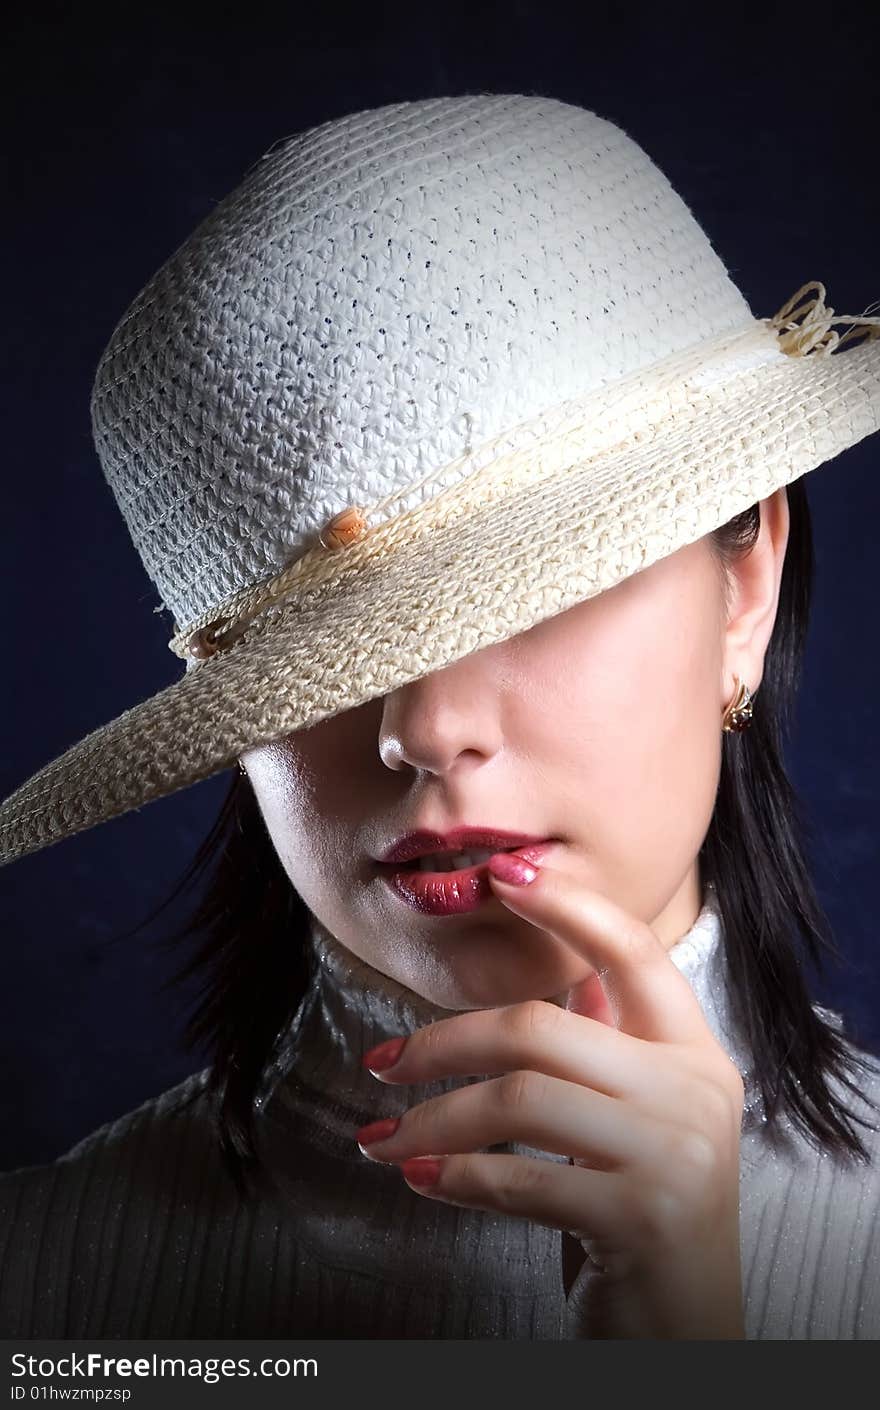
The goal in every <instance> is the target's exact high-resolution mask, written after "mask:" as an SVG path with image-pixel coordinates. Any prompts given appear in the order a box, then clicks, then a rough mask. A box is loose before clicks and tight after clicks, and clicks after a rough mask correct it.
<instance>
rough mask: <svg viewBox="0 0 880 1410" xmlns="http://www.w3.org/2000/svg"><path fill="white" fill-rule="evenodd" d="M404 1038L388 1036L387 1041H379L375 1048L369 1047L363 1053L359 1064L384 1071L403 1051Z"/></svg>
mask: <svg viewBox="0 0 880 1410" xmlns="http://www.w3.org/2000/svg"><path fill="white" fill-rule="evenodd" d="M405 1043H406V1038H405V1037H403V1038H389V1039H388V1042H387V1043H379V1044H378V1045H377V1046H376V1047H375V1048H370V1051H369V1052H368V1053H364V1055H363V1057H362V1058H361V1064H362V1066H364V1067H368V1068H370V1070H371V1071H373V1072H384V1071H385V1069H386V1067H393V1066H394V1064H395V1063H396V1062H397V1060H398V1058H399V1057H400V1054H401V1053H402V1052H403V1047H404V1044H405Z"/></svg>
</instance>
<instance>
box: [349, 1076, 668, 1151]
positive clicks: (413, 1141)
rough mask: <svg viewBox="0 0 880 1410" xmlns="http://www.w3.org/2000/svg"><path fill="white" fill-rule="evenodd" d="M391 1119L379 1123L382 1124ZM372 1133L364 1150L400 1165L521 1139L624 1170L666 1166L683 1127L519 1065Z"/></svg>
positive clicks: (413, 1109)
mask: <svg viewBox="0 0 880 1410" xmlns="http://www.w3.org/2000/svg"><path fill="white" fill-rule="evenodd" d="M388 1124H390V1123H388ZM388 1124H386V1123H385V1122H383V1123H380V1125H381V1129H383V1130H387V1125H388ZM368 1134H369V1127H361V1129H360V1130H359V1131H358V1132H357V1133H356V1139H357V1142H358V1145H359V1146H360V1148H361V1150H362V1151H363V1153H364V1154H365V1155H368V1156H369V1157H370V1158H371V1159H373V1160H381V1161H388V1162H391V1163H395V1164H396V1163H397V1162H399V1161H402V1160H407V1159H409V1157H410V1156H419V1155H430V1154H432V1153H434V1152H438V1151H442V1152H443V1153H444V1154H447V1153H450V1152H459V1151H474V1150H480V1149H481V1148H483V1147H485V1146H494V1145H497V1144H498V1143H499V1142H502V1141H518V1142H519V1143H520V1144H522V1145H526V1146H532V1147H534V1148H535V1149H537V1150H544V1151H553V1152H554V1153H555V1154H557V1155H567V1156H574V1157H575V1158H577V1159H581V1160H584V1161H587V1162H588V1163H589V1164H590V1165H591V1166H593V1167H594V1168H596V1169H601V1170H618V1169H621V1168H624V1167H629V1166H639V1167H643V1168H646V1169H659V1168H662V1166H663V1164H664V1163H665V1162H668V1161H669V1160H671V1159H672V1158H673V1153H674V1151H675V1149H676V1148H677V1142H678V1141H679V1139H680V1137H681V1129H680V1128H679V1127H678V1126H675V1125H672V1124H671V1123H670V1122H669V1120H668V1119H663V1120H660V1119H658V1118H656V1117H655V1116H653V1115H652V1114H649V1113H647V1112H644V1111H640V1110H638V1109H637V1108H635V1107H634V1106H632V1105H631V1104H628V1103H626V1102H621V1101H617V1100H616V1099H615V1098H614V1097H608V1096H606V1095H605V1094H604V1092H594V1091H591V1090H590V1089H589V1088H587V1087H581V1086H579V1085H578V1084H577V1083H575V1082H566V1081H563V1080H562V1079H560V1078H558V1077H547V1076H546V1075H545V1074H544V1073H541V1072H532V1071H527V1070H516V1071H513V1072H508V1073H505V1075H504V1076H503V1077H496V1078H493V1079H491V1080H489V1081H486V1082H477V1083H474V1084H472V1085H470V1086H467V1087H460V1088H458V1089H457V1090H455V1091H452V1092H444V1093H443V1094H442V1095H441V1096H439V1097H431V1098H429V1099H428V1100H427V1101H424V1102H420V1103H419V1105H418V1106H414V1107H411V1108H410V1110H409V1111H406V1112H404V1114H403V1116H402V1117H400V1119H399V1120H398V1122H397V1126H396V1129H395V1130H394V1131H393V1133H392V1134H390V1135H388V1136H386V1137H385V1139H383V1140H379V1141H372V1140H364V1137H365V1136H367V1135H368Z"/></svg>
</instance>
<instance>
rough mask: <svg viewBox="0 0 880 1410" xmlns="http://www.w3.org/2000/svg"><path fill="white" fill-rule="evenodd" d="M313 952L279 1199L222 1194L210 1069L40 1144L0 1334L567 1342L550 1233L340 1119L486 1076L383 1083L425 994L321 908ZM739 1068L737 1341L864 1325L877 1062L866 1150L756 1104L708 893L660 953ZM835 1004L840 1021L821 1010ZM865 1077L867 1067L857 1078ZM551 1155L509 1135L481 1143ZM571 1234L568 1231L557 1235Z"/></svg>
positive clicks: (272, 1116)
mask: <svg viewBox="0 0 880 1410" xmlns="http://www.w3.org/2000/svg"><path fill="white" fill-rule="evenodd" d="M307 944H308V945H309V946H310V947H311V949H312V952H313V958H314V960H315V967H314V973H313V976H312V979H311V980H310V983H309V986H308V989H307V991H306V993H305V995H304V998H303V1000H302V1002H301V1004H300V1005H299V1006H298V1009H297V1012H296V1015H295V1019H294V1021H293V1023H292V1024H291V1026H290V1028H289V1029H288V1030H287V1032H286V1033H285V1034H284V1035H282V1041H281V1043H280V1044H279V1046H278V1049H277V1052H276V1056H275V1059H274V1061H273V1062H272V1064H271V1065H270V1066H269V1068H268V1069H267V1071H266V1073H265V1074H264V1078H263V1083H262V1086H261V1090H260V1093H259V1096H258V1111H259V1123H258V1124H259V1128H260V1132H261V1137H260V1139H261V1148H262V1150H263V1152H264V1155H265V1158H266V1159H267V1160H268V1161H269V1162H270V1165H271V1168H272V1170H273V1173H274V1176H275V1180H276V1184H277V1194H275V1195H273V1194H267V1195H263V1196H261V1197H260V1199H259V1201H258V1202H257V1203H256V1204H255V1205H251V1204H248V1203H247V1202H245V1201H243V1200H240V1199H239V1197H238V1196H237V1195H236V1193H235V1189H234V1186H233V1185H232V1182H231V1180H230V1179H229V1176H228V1175H227V1173H226V1171H225V1169H224V1167H223V1166H222V1162H221V1160H220V1156H219V1152H218V1148H217V1140H216V1133H215V1129H214V1127H213V1125H212V1121H211V1114H210V1104H209V1099H208V1093H207V1091H206V1079H207V1075H208V1074H207V1070H205V1071H203V1072H198V1073H195V1074H193V1075H192V1076H190V1077H188V1078H187V1079H186V1080H185V1081H183V1082H181V1083H180V1084H178V1085H177V1086H175V1087H173V1088H171V1089H170V1090H168V1091H165V1092H163V1093H161V1094H160V1095H159V1096H156V1097H154V1098H152V1099H150V1100H149V1101H146V1102H144V1103H143V1104H142V1105H141V1106H139V1107H137V1108H136V1109H135V1110H133V1111H130V1112H128V1113H126V1114H125V1115H123V1116H121V1117H119V1118H118V1119H116V1120H114V1121H110V1122H108V1123H106V1124H105V1125H103V1126H101V1127H100V1128H99V1129H98V1130H96V1131H93V1132H92V1133H91V1134H89V1135H87V1136H86V1137H85V1138H84V1139H83V1140H81V1141H79V1142H78V1144H76V1145H75V1146H74V1147H73V1148H72V1149H71V1150H69V1151H67V1152H66V1153H65V1154H64V1155H62V1156H60V1157H59V1158H58V1159H57V1160H55V1161H52V1162H51V1163H47V1164H44V1165H35V1166H28V1167H24V1168H22V1169H18V1170H13V1171H9V1172H6V1173H5V1174H2V1175H0V1336H2V1337H6V1338H14V1337H67V1338H90V1337H132V1338H140V1337H176V1338H188V1337H303V1338H309V1337H318V1338H328V1337H336V1338H342V1337H352V1338H355V1337H356V1338H365V1337H368V1338H417V1337H432V1338H433V1337H436V1338H458V1339H461V1338H504V1339H542V1340H560V1339H575V1338H579V1337H584V1336H586V1335H587V1333H586V1332H585V1330H584V1323H583V1313H582V1307H583V1299H584V1295H585V1292H586V1289H587V1287H588V1280H589V1279H590V1278H592V1277H596V1276H600V1274H599V1272H598V1269H597V1268H596V1265H595V1264H594V1263H593V1262H592V1261H591V1260H590V1259H586V1260H584V1261H583V1263H582V1266H581V1268H580V1271H579V1272H578V1273H577V1276H576V1278H575V1280H574V1283H573V1285H572V1286H571V1287H570V1288H569V1290H568V1292H566V1286H565V1281H566V1280H564V1279H563V1258H562V1251H563V1235H562V1233H561V1231H559V1230H556V1229H552V1228H548V1227H545V1226H543V1225H541V1224H538V1223H536V1222H533V1221H531V1220H529V1219H527V1218H524V1217H519V1216H512V1215H502V1214H496V1213H493V1212H489V1211H485V1210H478V1209H465V1208H460V1207H458V1206H456V1205H454V1204H447V1203H444V1202H442V1201H440V1200H435V1199H430V1198H427V1197H425V1196H423V1195H420V1194H418V1193H417V1192H416V1191H415V1190H412V1189H411V1188H410V1187H409V1186H408V1185H407V1184H406V1182H405V1181H404V1180H403V1177H402V1176H401V1174H400V1172H399V1170H398V1169H397V1168H396V1167H395V1166H393V1165H390V1164H382V1163H380V1162H377V1161H370V1160H368V1159H367V1158H366V1157H365V1156H364V1155H363V1154H362V1153H361V1151H360V1150H359V1148H358V1146H357V1143H356V1141H355V1136H354V1133H355V1131H356V1130H357V1129H358V1128H359V1127H360V1126H362V1125H364V1124H366V1123H367V1122H368V1121H372V1120H376V1119H378V1118H380V1117H382V1116H399V1115H402V1114H403V1112H404V1111H405V1110H407V1109H408V1108H409V1107H412V1106H415V1105H416V1104H417V1103H418V1102H420V1101H423V1100H425V1099H427V1098H429V1097H432V1096H436V1095H439V1094H440V1093H441V1092H446V1091H450V1090H452V1089H453V1088H455V1087H458V1086H462V1085H465V1084H466V1083H468V1082H472V1081H481V1080H484V1078H482V1077H473V1076H469V1077H453V1078H446V1079H442V1080H437V1081H434V1082H430V1083H422V1084H411V1085H409V1084H405V1085H401V1086H390V1085H386V1084H384V1083H381V1082H379V1081H377V1079H376V1078H374V1077H373V1076H372V1075H371V1074H370V1073H369V1072H367V1071H366V1070H364V1069H363V1068H362V1067H361V1062H360V1060H361V1056H362V1054H363V1053H364V1052H365V1051H366V1050H367V1049H368V1048H370V1047H372V1046H373V1045H374V1044H376V1043H379V1042H381V1041H383V1039H385V1038H389V1037H393V1036H395V1035H397V1034H403V1033H411V1032H413V1031H414V1030H415V1029H417V1028H420V1027H423V1026H424V1025H425V1024H427V1023H431V1022H433V1021H434V1020H435V1019H438V1018H443V1017H448V1016H449V1015H450V1010H448V1009H444V1008H440V1007H439V1006H438V1005H435V1004H433V1003H431V1002H429V1001H427V1000H426V999H424V998H422V997H421V996H420V995H418V994H416V993H415V992H414V991H412V990H411V989H409V988H406V987H405V986H404V985H402V984H399V983H398V982H397V981H395V980H393V979H391V978H390V977H389V976H386V975H383V974H381V973H380V972H379V971H378V970H376V969H374V968H373V967H372V966H370V965H369V964H366V963H365V962H363V961H362V960H360V959H358V958H357V957H356V956H354V955H353V954H352V953H351V951H349V950H348V949H347V948H346V947H344V946H343V945H341V944H340V943H339V942H338V941H337V940H336V939H335V937H334V936H332V935H331V934H330V933H329V931H327V930H326V929H325V928H324V927H323V926H322V925H321V924H320V923H318V922H317V920H314V919H313V921H312V925H311V931H310V934H309V935H308V937H307ZM669 953H670V957H671V959H672V961H673V962H674V963H675V964H676V965H677V967H678V968H679V970H680V971H681V972H682V973H683V974H684V975H685V977H686V978H687V980H688V981H689V983H690V985H691V987H692V989H693V990H694V993H695V995H696V997H697V999H698V1002H699V1003H700V1006H701V1008H702V1011H703V1013H704V1015H705V1018H706V1020H707V1023H708V1025H709V1026H710V1028H711V1029H712V1031H713V1033H714V1034H715V1036H716V1038H717V1039H718V1040H719V1042H720V1043H721V1044H722V1045H723V1046H724V1048H725V1050H726V1051H727V1052H728V1054H729V1055H730V1057H731V1058H732V1059H733V1061H734V1062H735V1063H736V1065H737V1067H738V1068H739V1070H740V1072H741V1073H742V1075H743V1079H744V1082H745V1087H746V1108H745V1113H744V1117H743V1127H742V1140H741V1164H740V1189H741V1200H740V1231H741V1253H742V1269H743V1294H744V1311H745V1322H746V1336H747V1338H748V1339H768V1338H772V1339H777V1340H779V1339H781V1340H795V1339H797V1340H804V1339H810V1340H815V1339H826V1340H827V1339H831V1340H851V1339H874V1340H876V1339H878V1338H880V1217H878V1216H880V1132H878V1131H877V1129H876V1128H877V1127H878V1124H880V1117H878V1107H877V1106H876V1105H871V1103H872V1102H873V1103H878V1104H880V1059H877V1058H873V1057H870V1058H869V1061H870V1062H871V1064H872V1071H871V1076H870V1078H869V1079H868V1080H867V1082H866V1083H864V1090H865V1093H866V1097H867V1098H868V1100H866V1101H862V1100H860V1099H857V1098H855V1097H853V1096H852V1095H849V1094H847V1097H846V1100H847V1103H848V1105H849V1107H850V1110H852V1111H854V1112H857V1113H859V1114H861V1115H864V1116H866V1117H867V1119H868V1120H869V1121H871V1123H872V1126H873V1127H874V1128H875V1129H874V1130H873V1131H870V1130H868V1131H866V1130H865V1129H864V1128H862V1127H857V1128H856V1129H857V1130H858V1131H859V1133H860V1135H861V1136H862V1139H863V1140H864V1141H865V1142H866V1144H867V1145H868V1147H869V1149H870V1151H871V1162H870V1164H869V1165H867V1166H865V1165H863V1164H861V1165H850V1164H847V1163H846V1162H844V1161H842V1160H841V1159H839V1158H836V1157H832V1156H831V1155H830V1154H827V1153H826V1154H821V1153H818V1152H817V1151H816V1150H815V1148H814V1147H813V1146H812V1145H811V1144H810V1143H809V1142H808V1141H807V1140H806V1139H805V1138H804V1137H802V1136H800V1135H799V1134H797V1132H796V1131H795V1130H794V1128H793V1127H792V1126H791V1123H790V1122H788V1121H783V1123H782V1126H781V1128H780V1130H779V1136H778V1137H777V1138H771V1135H770V1129H769V1127H768V1125H767V1123H766V1121H765V1120H764V1119H763V1117H762V1110H761V1103H760V1100H759V1098H758V1094H757V1088H756V1085H755V1083H754V1080H753V1075H752V1068H751V1061H750V1056H749V1053H748V1050H747V1047H746V1045H745V1043H744V1041H743V1037H742V1034H741V1032H740V1031H739V1029H738V1027H737V1024H736V1023H735V1021H734V1018H733V1005H732V1002H731V999H732V994H731V989H730V986H729V981H728V971H727V962H726V952H725V947H724V943H723V931H722V923H721V918H720V914H719V912H718V908H717V901H716V899H715V896H714V893H713V892H712V890H711V888H709V889H707V891H706V892H705V893H704V904H703V908H702V910H701V912H700V914H699V916H698V918H697V920H696V922H695V924H694V925H693V927H692V928H691V929H690V930H689V931H688V933H687V934H686V935H685V936H683V937H682V938H681V939H680V940H679V941H678V942H677V943H676V944H675V945H674V946H673V947H672V948H671V949H670V951H669ZM823 1012H825V1013H826V1016H830V1017H831V1018H832V1020H833V1021H834V1023H835V1026H837V1027H838V1028H840V1027H841V1024H840V1020H839V1018H838V1017H837V1015H828V1012H827V1011H823ZM863 1081H864V1079H863ZM480 1149H481V1150H485V1151H506V1152H510V1153H514V1154H518V1155H524V1156H527V1157H530V1158H533V1159H545V1160H546V1159H549V1160H555V1161H563V1162H564V1161H565V1160H566V1157H565V1156H564V1155H559V1154H556V1153H548V1152H543V1151H539V1150H536V1149H534V1148H532V1147H529V1146H526V1145H523V1144H520V1143H518V1142H505V1143H501V1144H497V1145H493V1146H484V1147H481V1148H480ZM565 1237H566V1238H568V1236H565Z"/></svg>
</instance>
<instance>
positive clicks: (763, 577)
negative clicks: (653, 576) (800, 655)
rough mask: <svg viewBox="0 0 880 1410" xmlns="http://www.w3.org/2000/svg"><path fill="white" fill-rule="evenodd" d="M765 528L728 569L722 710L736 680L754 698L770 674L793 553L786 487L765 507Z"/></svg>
mask: <svg viewBox="0 0 880 1410" xmlns="http://www.w3.org/2000/svg"><path fill="white" fill-rule="evenodd" d="M760 513H761V525H760V528H759V530H758V535H757V538H756V539H755V542H754V545H753V546H752V548H751V549H750V550H749V551H748V552H747V553H744V554H738V555H734V556H733V557H732V559H731V560H730V562H729V564H728V569H727V571H728V579H729V589H728V593H729V595H728V607H727V621H726V625H725V628H724V650H723V653H722V681H721V698H722V705H724V704H726V703H727V701H728V700H729V699H730V697H731V693H732V691H733V688H734V676H736V675H738V676H740V677H741V679H742V680H744V681H745V683H746V685H747V686H748V687H749V690H750V691H752V693H754V692H755V691H756V690H757V688H758V686H759V685H760V683H761V678H762V676H763V674H764V656H765V654H766V651H767V647H768V645H769V642H770V637H771V636H772V634H773V624H774V622H775V621H776V611H777V607H778V605H779V587H780V583H781V582H782V568H783V564H784V562H785V551H786V548H787V547H788V531H789V522H790V521H789V512H788V493H787V490H786V487H785V486H784V485H783V486H782V488H781V489H778V490H776V491H775V492H774V493H773V494H772V495H769V496H768V497H767V498H766V499H762V500H761V501H760Z"/></svg>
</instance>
